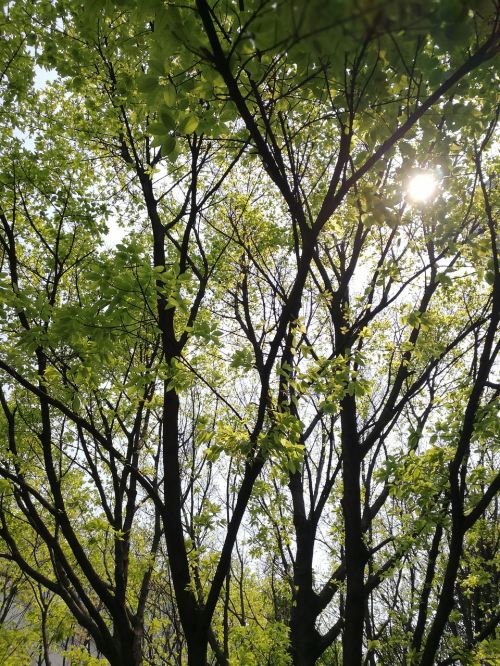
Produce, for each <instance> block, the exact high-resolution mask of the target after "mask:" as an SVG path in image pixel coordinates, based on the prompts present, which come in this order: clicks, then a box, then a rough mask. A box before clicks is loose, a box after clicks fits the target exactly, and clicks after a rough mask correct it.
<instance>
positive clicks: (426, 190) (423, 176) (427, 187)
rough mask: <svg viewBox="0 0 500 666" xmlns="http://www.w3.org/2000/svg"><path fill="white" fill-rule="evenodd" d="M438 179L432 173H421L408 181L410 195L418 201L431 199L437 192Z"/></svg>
mask: <svg viewBox="0 0 500 666" xmlns="http://www.w3.org/2000/svg"><path fill="white" fill-rule="evenodd" d="M436 188H437V180H436V178H435V176H434V175H433V174H432V173H419V174H417V175H416V176H413V178H412V179H411V180H410V182H409V183H408V196H409V197H410V199H411V200H412V201H415V202H416V203H424V202H426V201H429V199H430V198H431V197H432V195H433V194H434V193H435V192H436Z"/></svg>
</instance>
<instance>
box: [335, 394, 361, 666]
mask: <svg viewBox="0 0 500 666" xmlns="http://www.w3.org/2000/svg"><path fill="white" fill-rule="evenodd" d="M341 407H342V411H341V426H342V464H343V472H344V489H343V495H342V510H343V514H344V530H345V562H346V601H345V618H344V631H343V635H342V653H343V663H344V664H345V666H361V663H362V656H363V624H364V569H365V563H366V548H365V545H364V542H363V530H362V525H361V491H360V482H359V479H360V465H361V459H360V446H359V437H358V432H357V424H356V401H355V398H354V396H351V395H346V396H345V398H344V399H343V400H342V404H341Z"/></svg>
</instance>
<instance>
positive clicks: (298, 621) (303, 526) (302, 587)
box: [289, 472, 319, 666]
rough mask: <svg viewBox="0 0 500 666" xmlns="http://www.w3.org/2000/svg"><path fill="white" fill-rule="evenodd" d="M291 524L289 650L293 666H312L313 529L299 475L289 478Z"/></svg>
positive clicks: (314, 634) (314, 648)
mask: <svg viewBox="0 0 500 666" xmlns="http://www.w3.org/2000/svg"><path fill="white" fill-rule="evenodd" d="M289 487H290V491H291V493H292V500H293V521H294V525H295V536H296V540H297V550H296V554H295V562H294V567H293V584H294V589H295V593H294V604H293V606H292V611H291V618H290V643H291V645H290V648H291V654H292V660H293V664H294V666H314V664H315V663H316V658H317V656H318V642H319V635H318V632H317V631H316V626H315V625H316V617H317V613H316V606H317V604H316V600H315V598H314V591H313V555H314V538H315V529H314V526H313V524H312V522H311V520H310V519H309V518H308V517H307V515H306V510H305V505H304V496H303V490H302V478H301V474H300V473H299V472H296V473H294V474H292V475H291V476H290V482H289Z"/></svg>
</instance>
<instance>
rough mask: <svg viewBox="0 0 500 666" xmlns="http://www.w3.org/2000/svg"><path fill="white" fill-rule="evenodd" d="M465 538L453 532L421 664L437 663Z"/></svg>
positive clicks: (427, 665)
mask: <svg viewBox="0 0 500 666" xmlns="http://www.w3.org/2000/svg"><path fill="white" fill-rule="evenodd" d="M457 532H458V531H457ZM463 539H464V535H463V532H462V531H460V532H458V533H455V534H452V537H451V543H450V554H449V557H448V564H447V566H446V572H445V575H444V580H443V587H442V589H441V595H440V598H439V603H438V606H437V609H436V613H435V615H434V621H433V622H432V625H431V628H430V630H429V634H428V636H427V640H426V642H425V646H424V649H423V651H422V658H421V660H420V666H433V664H434V663H435V658H436V654H437V651H438V649H439V643H440V642H441V638H442V636H443V632H444V630H445V627H446V623H447V622H448V618H449V617H450V613H451V611H452V610H453V594H454V591H455V583H456V580H457V572H458V568H459V566H460V557H461V555H462V546H463Z"/></svg>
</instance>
